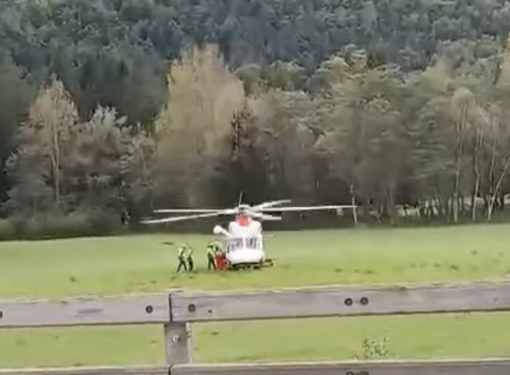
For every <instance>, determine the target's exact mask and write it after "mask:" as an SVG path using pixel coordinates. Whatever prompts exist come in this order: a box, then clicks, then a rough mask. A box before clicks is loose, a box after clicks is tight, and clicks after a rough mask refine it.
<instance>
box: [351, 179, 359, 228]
mask: <svg viewBox="0 0 510 375" xmlns="http://www.w3.org/2000/svg"><path fill="white" fill-rule="evenodd" d="M349 191H350V193H351V205H352V206H353V207H352V219H353V220H354V225H355V226H358V212H357V207H356V191H355V188H354V181H353V179H352V178H351V181H350V183H349Z"/></svg>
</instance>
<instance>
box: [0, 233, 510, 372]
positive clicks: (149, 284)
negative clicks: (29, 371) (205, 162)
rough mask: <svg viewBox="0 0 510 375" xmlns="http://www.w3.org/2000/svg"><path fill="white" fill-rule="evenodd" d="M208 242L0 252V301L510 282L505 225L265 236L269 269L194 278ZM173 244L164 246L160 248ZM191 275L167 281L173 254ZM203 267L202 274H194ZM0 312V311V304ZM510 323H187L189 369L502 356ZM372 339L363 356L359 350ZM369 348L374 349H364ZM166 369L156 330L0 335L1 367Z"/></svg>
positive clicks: (179, 238) (89, 242)
mask: <svg viewBox="0 0 510 375" xmlns="http://www.w3.org/2000/svg"><path fill="white" fill-rule="evenodd" d="M211 238H212V237H210V236H192V235H186V236H184V235H158V236H152V235H151V236H130V237H116V238H84V239H74V240H58V241H40V242H4V243H0V299H10V298H23V297H25V298H48V299H54V298H60V297H69V296H83V295H115V294H125V293H139V292H162V291H165V290H167V289H174V288H182V289H189V290H209V289H243V288H249V289H253V288H272V287H298V286H312V285H313V286H316V285H331V284H391V283H404V282H418V283H426V282H439V281H455V280H485V279H497V280H501V279H504V278H506V277H507V276H508V275H510V226H509V225H477V226H459V227H445V228H424V229H359V230H334V231H307V232H283V233H274V234H271V235H270V237H268V238H267V239H266V251H267V253H268V256H270V257H273V258H275V259H276V265H275V267H273V268H267V269H264V270H259V271H242V272H232V273H222V274H220V273H214V272H207V271H206V270H204V269H203V267H204V266H205V264H206V259H205V246H206V244H207V242H208V241H209V240H210V239H211ZM168 243H173V244H174V245H169V244H168ZM181 243H188V244H190V245H192V246H193V247H194V248H195V258H196V262H197V264H198V267H199V269H198V270H197V273H195V274H191V275H189V274H184V273H183V274H176V273H175V268H176V265H177V261H176V251H177V247H178V245H180V244H181ZM201 268H202V269H201ZM0 306H1V302H0ZM509 325H510V315H509V314H504V313H498V314H454V315H427V316H412V317H401V316H398V317H363V318H335V319H310V320H285V321H271V322H241V323H221V324H219V323H214V324H199V325H194V326H193V328H192V330H193V346H194V360H195V361H197V362H248V361H251V362H253V361H275V360H277V361H287V360H289V361H290V360H335V359H352V358H356V357H367V356H370V355H375V354H379V355H382V356H384V357H386V358H429V357H433V358H445V357H465V358H469V357H497V356H508V355H510V345H508V342H507V339H506V335H505V334H502V332H503V331H504V330H505V327H508V326H509ZM365 339H368V340H371V341H372V342H373V343H372V344H371V345H370V348H369V349H370V350H368V349H367V347H366V345H364V344H363V343H364V340H365ZM374 348H375V349H374ZM163 362H164V343H163V328H162V327H161V326H158V325H155V326H144V327H130V326H129V327H100V328H99V327H78V328H58V329H55V328H50V329H26V330H0V368H17V367H61V366H92V365H135V364H158V363H163Z"/></svg>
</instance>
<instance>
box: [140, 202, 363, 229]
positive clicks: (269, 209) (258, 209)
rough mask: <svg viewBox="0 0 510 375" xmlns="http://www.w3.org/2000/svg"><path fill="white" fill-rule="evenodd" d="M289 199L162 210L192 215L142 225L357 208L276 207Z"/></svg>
mask: <svg viewBox="0 0 510 375" xmlns="http://www.w3.org/2000/svg"><path fill="white" fill-rule="evenodd" d="M290 202H291V201H290V200H289V199H284V200H276V201H269V202H264V203H261V204H258V205H254V206H250V205H249V204H241V203H240V204H238V205H237V206H236V207H233V208H227V209H223V210H222V209H219V210H218V209H200V208H199V209H160V210H155V211H154V213H167V214H171V213H181V214H184V213H188V214H190V215H183V216H174V217H166V218H162V219H148V220H143V221H141V223H142V224H162V223H173V222H178V221H184V220H193V219H203V218H209V217H215V216H231V215H234V216H248V217H252V218H255V219H259V220H263V221H277V220H281V219H282V218H281V216H275V215H271V213H283V212H299V211H323V210H334V211H337V212H338V211H341V210H342V209H344V208H355V207H356V206H349V205H325V206H301V207H275V206H279V205H282V204H286V203H290Z"/></svg>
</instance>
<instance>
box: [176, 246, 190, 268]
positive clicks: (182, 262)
mask: <svg viewBox="0 0 510 375" xmlns="http://www.w3.org/2000/svg"><path fill="white" fill-rule="evenodd" d="M177 259H178V260H179V265H178V266H177V272H180V271H181V268H184V271H185V272H187V271H188V266H187V265H186V246H185V245H183V246H181V247H180V248H179V252H178V253H177Z"/></svg>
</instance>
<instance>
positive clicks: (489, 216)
mask: <svg viewBox="0 0 510 375" xmlns="http://www.w3.org/2000/svg"><path fill="white" fill-rule="evenodd" d="M509 167H510V156H507V158H506V160H505V165H504V167H503V171H502V172H501V175H500V176H499V179H498V182H497V183H496V186H495V187H494V191H493V192H492V195H491V197H490V200H489V209H488V210H487V221H491V219H492V214H493V213H494V205H495V203H496V200H497V198H498V194H499V190H500V189H501V185H502V184H503V181H504V180H505V177H506V174H507V172H508V168H509Z"/></svg>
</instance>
